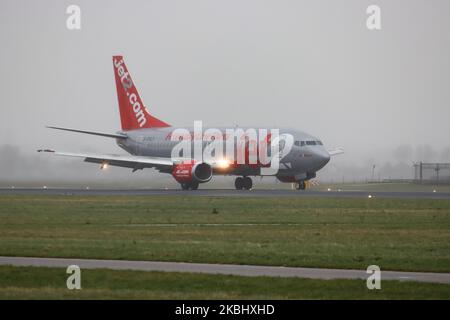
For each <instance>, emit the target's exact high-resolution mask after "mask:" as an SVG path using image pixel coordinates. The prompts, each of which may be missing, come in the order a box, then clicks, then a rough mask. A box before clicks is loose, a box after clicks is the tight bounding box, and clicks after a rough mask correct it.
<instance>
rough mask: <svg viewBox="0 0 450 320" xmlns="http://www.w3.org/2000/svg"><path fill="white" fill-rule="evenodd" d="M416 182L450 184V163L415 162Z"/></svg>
mask: <svg viewBox="0 0 450 320" xmlns="http://www.w3.org/2000/svg"><path fill="white" fill-rule="evenodd" d="M414 182H416V183H442V184H447V183H448V184H450V163H426V162H416V163H414Z"/></svg>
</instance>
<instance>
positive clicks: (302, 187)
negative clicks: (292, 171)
mask: <svg viewBox="0 0 450 320" xmlns="http://www.w3.org/2000/svg"><path fill="white" fill-rule="evenodd" d="M295 189H297V190H305V189H306V182H305V181H299V182H297V183H296V184H295Z"/></svg>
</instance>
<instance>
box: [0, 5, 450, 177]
mask: <svg viewBox="0 0 450 320" xmlns="http://www.w3.org/2000/svg"><path fill="white" fill-rule="evenodd" d="M70 4H77V5H79V6H80V7H81V11H82V29H81V30H79V31H69V30H67V28H66V19H67V14H66V13H65V11H66V8H67V6H68V5H70ZM370 4H377V5H379V6H380V7H381V14H382V30H380V31H369V30H367V28H366V18H367V15H366V13H365V11H366V8H367V6H368V5H370ZM449 17H450V2H449V1H448V0H442V1H438V0H433V1H424V0H423V1H417V0H404V1H395V0H394V1H393V0H389V1H364V0H352V1H332V0H328V1H323V0H322V1H317V0H314V1H312V0H311V1H294V0H292V1H287V0H282V1H261V0H249V1H237V0H227V1H208V0H201V1H200V0H190V1H182V0H179V1H170V0H169V1H167V0H159V1H72V0H71V1H59V0H58V1H57V0H54V1H48V0H40V1H31V0H28V1H24V0H19V1H16V0H14V1H13V0H0V24H1V26H0V43H1V50H0V55H1V56H0V57H1V59H0V69H1V72H2V76H1V77H0V145H11V146H16V147H17V148H19V150H20V152H22V153H23V155H26V156H29V157H37V156H38V155H35V153H34V152H35V150H36V149H39V148H42V147H48V148H55V149H59V150H62V151H74V152H77V151H91V152H101V153H105V152H106V153H123V151H121V150H120V149H119V148H118V147H117V146H116V145H115V143H114V141H113V140H110V139H106V138H100V137H90V136H83V135H79V134H71V133H64V132H56V131H52V130H49V129H45V128H44V126H45V125H60V126H67V127H73V128H80V129H86V130H96V131H104V132H115V131H116V130H118V129H120V122H119V116H118V107H117V98H116V92H115V83H114V75H113V70H112V61H111V60H112V59H111V57H112V55H115V54H122V55H124V56H125V61H126V63H127V66H128V69H129V71H130V73H131V75H132V77H133V80H134V82H135V84H136V86H137V88H138V90H139V92H140V94H141V97H142V99H143V100H144V103H145V104H146V105H147V106H148V108H149V109H150V110H151V112H153V113H154V115H155V116H157V117H158V118H161V119H162V120H164V121H166V122H168V123H170V124H172V125H175V126H192V124H193V121H194V120H203V123H204V125H205V126H230V127H233V126H234V125H236V124H239V125H241V126H268V127H274V128H277V127H295V128H298V129H300V130H303V131H306V132H308V133H311V134H313V135H315V136H318V137H319V138H320V139H322V140H323V142H324V143H325V145H326V146H327V147H328V148H333V147H343V148H344V149H345V154H344V155H341V156H339V157H336V158H333V159H332V162H331V163H330V164H329V165H328V167H327V168H326V169H324V171H323V173H322V176H325V177H326V176H327V175H328V176H329V177H331V176H337V177H339V176H340V175H341V173H340V172H341V170H344V168H351V167H352V166H359V167H362V168H366V167H369V164H370V163H376V164H378V165H379V166H380V167H381V166H383V165H386V164H387V163H390V164H392V165H396V164H398V163H404V164H408V165H410V162H411V161H419V160H425V161H450V151H449V150H450V149H449V148H450V139H449V137H450V126H449V120H450V90H449V89H450V59H449V57H450V44H449V39H450V19H449ZM0 157H4V155H0ZM31 163H33V162H31ZM83 165H84V164H83ZM0 170H3V171H4V172H5V169H0ZM80 170H83V169H80ZM86 170H88V171H87V172H89V170H90V169H86ZM366 171H370V169H368V170H366Z"/></svg>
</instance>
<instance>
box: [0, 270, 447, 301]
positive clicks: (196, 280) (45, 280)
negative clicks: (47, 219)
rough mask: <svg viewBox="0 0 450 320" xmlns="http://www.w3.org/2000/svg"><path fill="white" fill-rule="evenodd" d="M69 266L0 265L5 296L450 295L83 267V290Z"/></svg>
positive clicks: (422, 286) (359, 283)
mask: <svg viewBox="0 0 450 320" xmlns="http://www.w3.org/2000/svg"><path fill="white" fill-rule="evenodd" d="M67 276H68V275H67V274H66V273H65V269H64V268H32V267H5V266H0V299H205V298H207V299H450V286H449V285H445V284H430V283H414V282H397V281H382V284H381V290H368V289H367V287H366V283H365V281H364V280H310V279H298V278H290V279H286V278H267V277H255V278H253V277H236V276H222V275H202V274H186V273H162V272H139V271H111V270H82V272H81V287H82V289H81V290H68V289H67V288H66V279H67Z"/></svg>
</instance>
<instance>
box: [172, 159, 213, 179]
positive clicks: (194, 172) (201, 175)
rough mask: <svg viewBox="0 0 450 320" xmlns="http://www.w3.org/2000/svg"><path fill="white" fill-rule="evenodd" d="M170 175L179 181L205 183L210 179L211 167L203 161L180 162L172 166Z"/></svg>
mask: <svg viewBox="0 0 450 320" xmlns="http://www.w3.org/2000/svg"><path fill="white" fill-rule="evenodd" d="M172 175H173V177H174V178H175V180H177V182H179V183H197V184H198V183H205V182H208V181H209V180H211V178H212V175H213V169H212V167H211V166H210V165H209V164H207V163H205V162H198V163H195V162H193V161H192V162H182V163H179V164H176V165H175V166H174V167H173V170H172Z"/></svg>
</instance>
